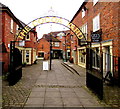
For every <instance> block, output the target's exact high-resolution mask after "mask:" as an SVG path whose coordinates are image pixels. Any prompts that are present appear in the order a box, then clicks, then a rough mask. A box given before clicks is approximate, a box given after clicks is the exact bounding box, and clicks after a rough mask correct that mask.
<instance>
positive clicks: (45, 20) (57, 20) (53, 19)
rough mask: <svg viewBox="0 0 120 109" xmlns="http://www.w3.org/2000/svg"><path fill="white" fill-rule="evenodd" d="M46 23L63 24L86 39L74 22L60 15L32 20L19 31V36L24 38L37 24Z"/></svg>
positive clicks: (77, 35)
mask: <svg viewBox="0 0 120 109" xmlns="http://www.w3.org/2000/svg"><path fill="white" fill-rule="evenodd" d="M46 23H56V24H60V25H63V26H65V27H67V28H69V29H70V30H71V31H72V32H73V33H74V34H75V36H76V37H77V38H78V39H83V38H84V39H85V40H86V37H85V35H84V33H83V32H82V31H81V30H80V29H79V28H78V27H77V26H76V25H75V24H74V23H71V22H70V21H69V20H67V19H65V18H62V17H58V16H44V17H40V18H37V19H35V20H33V21H31V22H30V23H28V24H27V25H26V26H25V27H24V28H23V29H22V30H21V31H20V32H19V34H18V36H17V37H18V38H21V39H24V37H25V36H26V35H27V34H28V33H29V32H30V30H32V29H33V28H35V27H36V26H39V25H42V24H46Z"/></svg>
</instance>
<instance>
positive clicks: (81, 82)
mask: <svg viewBox="0 0 120 109" xmlns="http://www.w3.org/2000/svg"><path fill="white" fill-rule="evenodd" d="M61 62H62V61H60V60H59V61H58V60H53V61H52V70H51V71H43V70H42V61H39V62H38V64H35V65H33V66H27V67H25V68H23V78H22V79H21V80H20V81H19V82H18V83H17V84H16V85H15V86H11V87H9V86H7V83H6V82H3V99H4V103H3V107H10V106H13V107H83V108H84V107H103V105H100V104H99V102H98V99H97V98H96V97H95V96H93V95H92V94H91V93H90V92H89V90H87V88H86V87H85V73H84V72H83V69H82V70H81V71H82V72H80V76H78V75H77V74H74V73H72V72H70V71H69V70H67V69H66V68H65V67H64V66H62V64H61Z"/></svg>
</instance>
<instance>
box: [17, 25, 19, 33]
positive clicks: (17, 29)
mask: <svg viewBox="0 0 120 109" xmlns="http://www.w3.org/2000/svg"><path fill="white" fill-rule="evenodd" d="M18 28H19V26H18V25H16V34H18V32H19V30H18Z"/></svg>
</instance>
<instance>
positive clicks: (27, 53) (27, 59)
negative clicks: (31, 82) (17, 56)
mask: <svg viewBox="0 0 120 109" xmlns="http://www.w3.org/2000/svg"><path fill="white" fill-rule="evenodd" d="M26 62H27V63H29V50H26Z"/></svg>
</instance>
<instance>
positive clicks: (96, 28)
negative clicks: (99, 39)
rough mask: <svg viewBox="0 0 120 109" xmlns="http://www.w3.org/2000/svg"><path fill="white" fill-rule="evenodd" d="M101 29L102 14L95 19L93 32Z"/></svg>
mask: <svg viewBox="0 0 120 109" xmlns="http://www.w3.org/2000/svg"><path fill="white" fill-rule="evenodd" d="M99 29H100V14H98V15H97V16H95V17H94V18H93V32H95V31H97V30H99Z"/></svg>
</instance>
